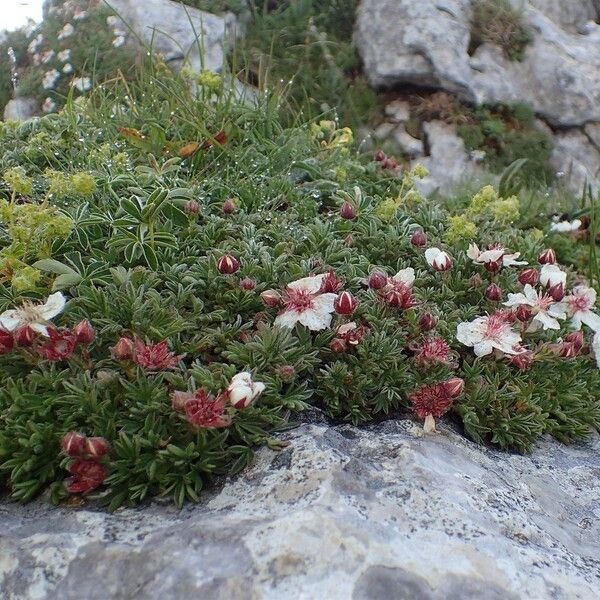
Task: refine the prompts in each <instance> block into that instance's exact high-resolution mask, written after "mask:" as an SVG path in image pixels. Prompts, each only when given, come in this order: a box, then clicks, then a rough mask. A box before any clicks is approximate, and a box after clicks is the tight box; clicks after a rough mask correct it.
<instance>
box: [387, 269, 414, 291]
mask: <svg viewBox="0 0 600 600" xmlns="http://www.w3.org/2000/svg"><path fill="white" fill-rule="evenodd" d="M392 279H393V280H394V281H399V282H401V283H404V284H405V285H407V286H408V287H411V286H412V284H413V283H414V282H415V270H414V269H413V268H412V267H408V268H406V269H401V270H400V271H398V272H397V273H396V274H395V275H394V276H393V277H392Z"/></svg>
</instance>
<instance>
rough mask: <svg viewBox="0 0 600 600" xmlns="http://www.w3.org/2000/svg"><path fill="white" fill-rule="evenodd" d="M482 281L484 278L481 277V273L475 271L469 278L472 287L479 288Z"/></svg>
mask: <svg viewBox="0 0 600 600" xmlns="http://www.w3.org/2000/svg"><path fill="white" fill-rule="evenodd" d="M482 283H483V279H482V278H481V275H480V274H479V273H475V275H472V276H471V277H470V278H469V286H470V287H472V288H475V289H477V288H478V287H481V284H482Z"/></svg>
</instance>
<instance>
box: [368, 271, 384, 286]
mask: <svg viewBox="0 0 600 600" xmlns="http://www.w3.org/2000/svg"><path fill="white" fill-rule="evenodd" d="M387 280H388V277H387V275H386V274H385V273H384V272H383V271H379V270H375V271H372V272H371V274H370V275H369V279H368V280H367V284H368V286H369V287H370V288H371V289H372V290H380V289H381V288H382V287H384V286H385V285H386V284H387Z"/></svg>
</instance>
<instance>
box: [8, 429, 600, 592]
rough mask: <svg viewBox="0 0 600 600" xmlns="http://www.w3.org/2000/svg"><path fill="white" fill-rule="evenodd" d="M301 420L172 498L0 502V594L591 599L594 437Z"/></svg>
mask: <svg viewBox="0 0 600 600" xmlns="http://www.w3.org/2000/svg"><path fill="white" fill-rule="evenodd" d="M440 429H441V433H440V434H438V435H434V436H424V435H423V431H422V428H421V427H420V425H418V424H416V423H414V422H412V421H408V420H404V421H402V420H401V421H388V422H384V423H381V424H378V425H373V426H369V427H365V428H355V427H352V426H350V425H339V426H334V427H331V426H328V425H327V424H326V423H324V422H322V421H318V420H317V421H313V423H312V424H309V423H307V424H304V425H302V426H300V427H299V428H298V429H296V430H294V431H291V432H288V433H286V434H284V435H283V436H282V437H283V438H284V439H287V440H288V441H289V442H290V445H289V447H287V448H286V449H284V450H283V451H281V452H279V453H275V452H273V451H271V450H268V449H266V448H263V449H261V450H259V451H258V453H257V455H256V458H255V460H254V464H253V465H252V466H251V467H250V468H248V469H247V470H246V471H244V472H243V473H242V474H241V475H239V476H237V477H236V478H234V479H232V480H230V481H228V482H226V484H225V485H224V487H223V488H222V489H221V490H220V491H215V492H213V493H212V494H207V495H205V496H204V497H203V501H202V503H201V504H199V505H187V506H185V507H184V508H183V510H181V511H178V510H176V509H175V508H173V507H172V506H161V505H159V504H150V505H147V506H142V507H139V508H136V509H123V510H118V511H117V512H116V513H114V514H107V513H105V512H102V511H100V510H96V509H94V508H93V507H87V508H83V509H68V508H65V507H60V508H54V507H52V506H49V505H46V504H44V503H42V502H39V501H38V502H34V503H31V504H28V505H25V506H22V505H18V504H13V503H7V502H4V503H3V504H0V544H1V547H2V552H1V553H0V590H1V591H2V594H1V596H2V598H6V599H7V600H20V599H25V598H36V600H50V599H54V598H85V600H106V598H111V599H114V600H159V599H160V600H163V599H165V598H169V599H170V600H189V599H190V598H207V599H210V600H221V599H223V600H225V599H226V600H280V599H281V598H286V599H289V600H305V599H312V598H326V599H327V600H338V599H339V600H348V599H352V600H388V599H389V600H393V599H404V598H411V599H422V600H483V599H485V600H517V599H519V598H535V599H539V600H542V599H546V598H548V599H550V598H553V599H556V600H572V599H578V600H596V599H597V598H598V597H600V524H599V521H598V514H597V513H598V498H600V479H599V478H598V473H599V472H600V439H599V438H598V437H597V436H595V437H593V438H592V439H591V440H590V441H589V442H587V443H581V444H573V445H571V446H563V445H561V444H560V443H558V442H556V441H554V440H552V439H544V440H542V441H541V442H540V443H539V445H538V446H537V447H536V449H535V451H534V453H533V454H532V455H531V456H521V455H517V454H508V453H503V452H500V451H497V450H493V449H489V448H486V447H482V446H478V445H476V444H474V443H472V442H470V441H468V440H467V439H465V438H464V437H463V436H461V435H460V434H459V433H458V432H456V431H455V429H454V428H453V426H451V425H444V424H442V426H441V427H440Z"/></svg>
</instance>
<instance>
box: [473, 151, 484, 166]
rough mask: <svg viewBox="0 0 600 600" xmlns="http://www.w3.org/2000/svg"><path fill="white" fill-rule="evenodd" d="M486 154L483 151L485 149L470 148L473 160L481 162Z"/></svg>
mask: <svg viewBox="0 0 600 600" xmlns="http://www.w3.org/2000/svg"><path fill="white" fill-rule="evenodd" d="M486 156H487V153H486V152H485V150H471V160H472V161H473V162H476V163H479V162H483V161H484V160H485V157H486Z"/></svg>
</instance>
